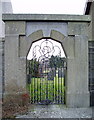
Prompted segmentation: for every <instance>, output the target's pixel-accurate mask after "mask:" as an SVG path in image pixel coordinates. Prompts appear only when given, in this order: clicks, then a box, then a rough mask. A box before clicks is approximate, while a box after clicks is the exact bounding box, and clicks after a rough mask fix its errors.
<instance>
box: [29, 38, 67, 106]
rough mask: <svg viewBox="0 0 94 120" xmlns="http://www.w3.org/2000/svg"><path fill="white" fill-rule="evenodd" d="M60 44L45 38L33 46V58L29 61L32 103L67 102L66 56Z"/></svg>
mask: <svg viewBox="0 0 94 120" xmlns="http://www.w3.org/2000/svg"><path fill="white" fill-rule="evenodd" d="M59 44H60V43H59ZM60 45H61V44H60ZM60 45H58V44H56V42H55V41H53V40H51V39H43V40H40V41H39V42H38V43H37V44H35V45H34V46H33V47H32V59H31V60H29V61H27V73H28V75H27V76H28V77H27V78H28V87H29V92H30V97H31V98H30V99H31V103H39V104H46V103H47V104H51V103H53V104H64V103H65V72H66V58H65V57H64V56H63V57H62V55H61V54H62V50H63V49H62V50H61V48H60Z"/></svg>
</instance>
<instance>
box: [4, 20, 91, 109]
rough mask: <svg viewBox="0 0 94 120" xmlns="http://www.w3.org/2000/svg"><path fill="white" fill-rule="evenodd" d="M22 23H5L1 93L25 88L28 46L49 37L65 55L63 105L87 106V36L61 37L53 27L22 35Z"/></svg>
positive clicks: (23, 23)
mask: <svg viewBox="0 0 94 120" xmlns="http://www.w3.org/2000/svg"><path fill="white" fill-rule="evenodd" d="M70 24H71V23H70ZM25 25H26V23H25V21H19V22H17V21H15V22H11V21H9V22H6V37H5V92H6V93H7V92H8V94H13V91H12V92H11V89H10V88H11V86H12V87H13V89H14V88H15V89H16V90H17V87H18V88H19V87H20V88H22V90H21V92H23V91H26V57H27V54H28V52H29V49H30V46H31V44H32V43H33V42H34V41H37V40H39V39H42V38H45V37H49V38H51V39H54V40H56V41H58V42H60V43H61V44H62V46H63V48H64V51H65V53H66V56H67V76H66V77H67V80H66V87H67V88H66V105H67V106H68V107H88V106H89V92H88V62H87V61H88V44H87V43H88V37H87V36H85V35H71V34H70V35H66V37H65V36H64V35H63V34H62V33H60V32H59V31H56V30H51V32H50V35H49V34H47V35H48V36H45V35H44V34H43V30H38V31H36V32H33V33H32V34H30V35H29V36H26V34H25V32H26V29H25ZM20 26H22V27H20ZM9 27H10V29H9ZM10 46H11V51H10ZM82 56H83V57H82ZM83 74H84V76H83ZM18 90H19V91H18V92H20V89H18ZM14 93H15V91H14Z"/></svg>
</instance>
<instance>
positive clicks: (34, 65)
mask: <svg viewBox="0 0 94 120" xmlns="http://www.w3.org/2000/svg"><path fill="white" fill-rule="evenodd" d="M27 64H28V65H27V69H28V72H29V74H30V75H31V77H38V76H39V61H37V60H36V59H32V60H29V61H28V63H27Z"/></svg>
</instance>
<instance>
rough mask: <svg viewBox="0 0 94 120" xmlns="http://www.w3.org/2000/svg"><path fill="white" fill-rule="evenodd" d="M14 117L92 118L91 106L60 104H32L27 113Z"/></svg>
mask: <svg viewBox="0 0 94 120" xmlns="http://www.w3.org/2000/svg"><path fill="white" fill-rule="evenodd" d="M16 118H92V108H66V107H64V106H62V105H32V106H31V107H30V110H29V112H28V114H26V115H18V116H17V117H16Z"/></svg>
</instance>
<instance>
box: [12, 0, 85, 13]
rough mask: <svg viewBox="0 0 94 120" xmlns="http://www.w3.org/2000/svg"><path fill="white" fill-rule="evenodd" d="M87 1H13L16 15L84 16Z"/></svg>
mask: <svg viewBox="0 0 94 120" xmlns="http://www.w3.org/2000/svg"><path fill="white" fill-rule="evenodd" d="M86 1H87V0H11V2H12V6H13V12H14V13H31V14H77V15H83V14H84V8H85V3H86Z"/></svg>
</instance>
